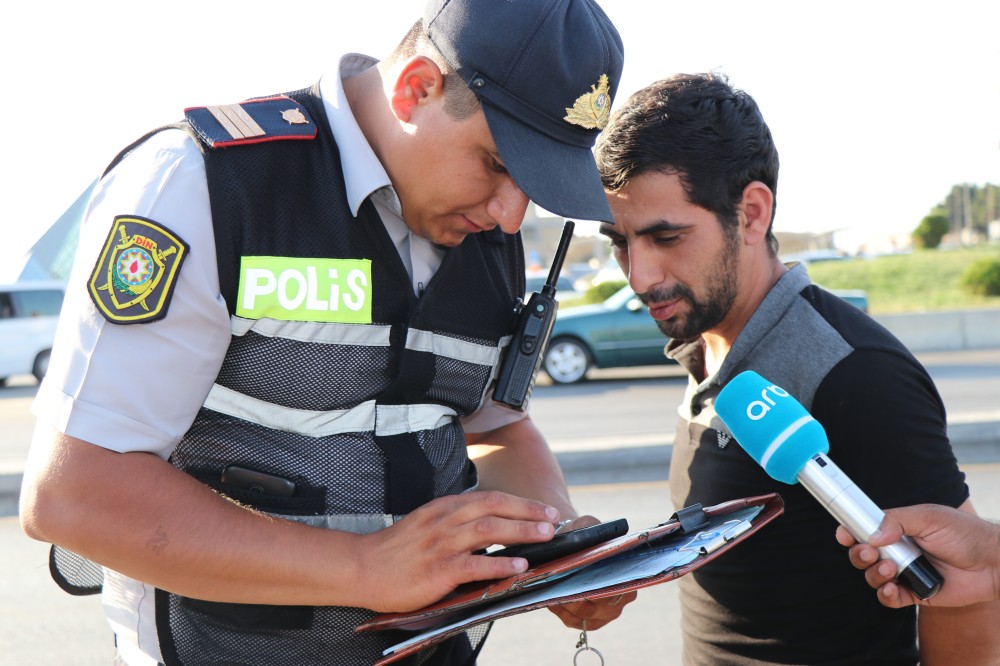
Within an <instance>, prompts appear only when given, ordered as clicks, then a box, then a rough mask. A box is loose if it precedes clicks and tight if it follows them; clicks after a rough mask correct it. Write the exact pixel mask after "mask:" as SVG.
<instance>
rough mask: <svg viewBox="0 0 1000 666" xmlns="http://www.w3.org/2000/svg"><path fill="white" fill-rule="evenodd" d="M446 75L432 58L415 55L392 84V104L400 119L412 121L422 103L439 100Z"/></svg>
mask: <svg viewBox="0 0 1000 666" xmlns="http://www.w3.org/2000/svg"><path fill="white" fill-rule="evenodd" d="M443 84H444V75H443V74H442V73H441V69H440V68H439V67H438V66H437V63H435V62H434V61H433V60H431V59H430V58H427V57H424V56H413V57H412V58H410V59H409V60H407V61H406V62H405V63H403V66H402V68H401V69H400V70H399V74H398V76H397V77H396V81H395V82H394V83H393V86H392V97H391V99H390V105H391V106H392V112H393V114H394V115H395V116H396V118H397V119H398V120H400V121H401V122H404V123H408V122H410V120H411V118H412V116H413V113H414V111H415V110H416V109H417V108H418V107H420V106H421V105H424V104H427V103H429V102H432V101H435V100H437V99H438V98H439V97H440V96H441V94H442V92H443V90H444V85H443Z"/></svg>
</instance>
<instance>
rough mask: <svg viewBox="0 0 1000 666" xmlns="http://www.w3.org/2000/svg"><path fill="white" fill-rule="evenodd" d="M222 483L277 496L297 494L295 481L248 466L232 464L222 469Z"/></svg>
mask: <svg viewBox="0 0 1000 666" xmlns="http://www.w3.org/2000/svg"><path fill="white" fill-rule="evenodd" d="M219 480H220V481H222V483H224V484H226V485H230V486H235V487H237V488H242V489H243V490H249V491H250V492H252V493H259V494H261V495H273V496H275V497H291V496H292V495H294V494H295V482H294V481H292V480H290V479H286V478H284V477H281V476H276V475H274V474H267V473H266V472H258V471H257V470H255V469H250V468H248V467H240V466H239V465H230V466H229V467H226V469H224V470H222V478H221V479H219Z"/></svg>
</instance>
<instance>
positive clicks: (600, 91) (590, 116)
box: [563, 74, 611, 129]
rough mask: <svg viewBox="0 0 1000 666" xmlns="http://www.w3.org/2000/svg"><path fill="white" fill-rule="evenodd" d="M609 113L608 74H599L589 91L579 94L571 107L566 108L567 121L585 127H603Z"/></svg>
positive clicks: (609, 92) (606, 122)
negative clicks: (595, 83) (599, 76)
mask: <svg viewBox="0 0 1000 666" xmlns="http://www.w3.org/2000/svg"><path fill="white" fill-rule="evenodd" d="M610 115H611V91H610V89H609V88H608V75H607V74H601V78H600V79H598V80H597V85H596V86H590V92H589V93H585V94H583V95H580V96H579V97H577V98H576V102H574V103H573V108H567V109H566V117H565V118H563V120H565V121H566V122H568V123H572V124H574V125H579V126H580V127H586V128H587V129H604V126H605V125H607V124H608V117H609V116H610Z"/></svg>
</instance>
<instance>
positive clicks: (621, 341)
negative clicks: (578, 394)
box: [542, 285, 674, 384]
mask: <svg viewBox="0 0 1000 666" xmlns="http://www.w3.org/2000/svg"><path fill="white" fill-rule="evenodd" d="M668 341H669V340H668V339H667V338H666V337H664V335H663V333H661V332H660V329H659V328H657V326H656V322H655V321H653V318H652V317H650V316H649V310H648V308H646V306H645V305H643V304H642V301H640V300H639V297H638V296H636V295H635V292H633V291H632V288H631V287H629V286H627V285H626V286H625V287H622V288H621V289H620V290H618V291H617V292H615V293H614V294H612V295H611V296H610V297H609V298H608V299H607V300H605V301H604V302H603V303H597V304H594V305H580V306H577V307H575V308H560V309H559V314H558V315H556V322H555V324H554V325H553V326H552V337H551V338H549V345H548V347H547V348H546V350H545V357H544V359H543V360H542V368H543V369H544V370H545V374H547V375H548V376H549V377H550V378H551V379H552V381H553V382H554V383H556V384H572V383H574V382H579V381H581V380H583V379H584V378H585V377H586V375H587V371H588V370H589V369H590V368H592V367H596V368H622V367H632V366H639V365H659V364H666V363H674V361H672V360H670V359H668V358H667V357H666V356H664V355H663V348H664V346H666V344H667V342H668Z"/></svg>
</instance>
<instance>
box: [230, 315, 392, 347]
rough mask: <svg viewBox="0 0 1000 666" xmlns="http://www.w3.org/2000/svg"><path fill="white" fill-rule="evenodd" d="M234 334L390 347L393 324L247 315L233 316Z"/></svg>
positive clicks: (333, 343) (231, 323) (231, 325)
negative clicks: (334, 321) (252, 317)
mask: <svg viewBox="0 0 1000 666" xmlns="http://www.w3.org/2000/svg"><path fill="white" fill-rule="evenodd" d="M230 327H231V328H232V332H233V335H236V336H242V335H245V334H246V333H248V332H250V331H253V332H254V333H257V334H260V335H265V336H267V337H270V338H285V339H288V340H299V341H302V342H317V343H325V344H331V345H357V346H360V347H388V346H389V333H390V332H391V331H392V327H391V326H387V325H382V324H338V323H323V322H315V321H280V320H277V319H247V318H245V317H237V316H235V315H234V316H233V317H232V318H231V320H230Z"/></svg>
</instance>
